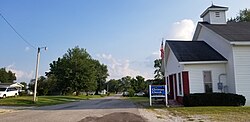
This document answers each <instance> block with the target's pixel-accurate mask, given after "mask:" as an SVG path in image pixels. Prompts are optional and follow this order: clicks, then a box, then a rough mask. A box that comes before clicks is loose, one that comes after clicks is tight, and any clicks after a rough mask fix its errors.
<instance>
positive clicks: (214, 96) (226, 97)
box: [183, 93, 246, 106]
mask: <svg viewBox="0 0 250 122" xmlns="http://www.w3.org/2000/svg"><path fill="white" fill-rule="evenodd" d="M183 103H184V106H244V105H245V103H246V98H245V97H244V96H242V95H238V94H232V93H195V94H190V95H185V96H184V98H183Z"/></svg>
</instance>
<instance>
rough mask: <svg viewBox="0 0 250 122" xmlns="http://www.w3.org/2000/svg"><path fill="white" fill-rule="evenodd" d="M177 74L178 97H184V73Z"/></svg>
mask: <svg viewBox="0 0 250 122" xmlns="http://www.w3.org/2000/svg"><path fill="white" fill-rule="evenodd" d="M179 73H180V76H181V80H180V82H181V94H180V88H179ZM179 73H177V96H181V97H182V96H184V95H183V94H184V93H183V79H182V72H179Z"/></svg>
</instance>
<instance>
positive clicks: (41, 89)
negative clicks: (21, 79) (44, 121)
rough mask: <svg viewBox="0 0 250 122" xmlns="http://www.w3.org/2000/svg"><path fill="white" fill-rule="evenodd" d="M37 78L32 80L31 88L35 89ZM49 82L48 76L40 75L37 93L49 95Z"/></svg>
mask: <svg viewBox="0 0 250 122" xmlns="http://www.w3.org/2000/svg"><path fill="white" fill-rule="evenodd" d="M34 84H35V79H32V80H30V83H29V85H28V86H29V89H30V90H31V91H33V90H34ZM49 88H50V86H49V83H48V80H47V78H46V77H44V76H40V77H39V78H38V80H37V95H40V96H41V95H47V94H48V92H49Z"/></svg>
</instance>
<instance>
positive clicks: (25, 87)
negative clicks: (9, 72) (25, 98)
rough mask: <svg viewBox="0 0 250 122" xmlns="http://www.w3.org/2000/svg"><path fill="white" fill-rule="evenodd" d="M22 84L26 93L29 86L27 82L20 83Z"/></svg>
mask: <svg viewBox="0 0 250 122" xmlns="http://www.w3.org/2000/svg"><path fill="white" fill-rule="evenodd" d="M20 84H22V85H23V88H22V90H24V91H26V90H27V86H28V85H27V83H26V82H20Z"/></svg>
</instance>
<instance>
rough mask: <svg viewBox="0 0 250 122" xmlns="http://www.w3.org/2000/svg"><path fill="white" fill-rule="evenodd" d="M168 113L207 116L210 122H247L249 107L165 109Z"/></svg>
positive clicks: (249, 113) (249, 112) (249, 117)
mask: <svg viewBox="0 0 250 122" xmlns="http://www.w3.org/2000/svg"><path fill="white" fill-rule="evenodd" d="M165 109H167V110H168V111H169V112H171V113H174V114H176V115H179V116H184V117H187V118H189V117H191V116H207V117H208V118H209V119H210V120H212V121H223V122H229V121H230V122H249V121H250V107H249V106H243V107H231V106H206V107H175V108H174V107H173V108H165Z"/></svg>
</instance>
